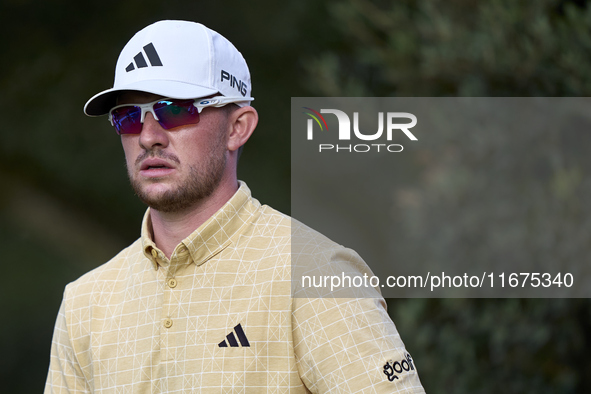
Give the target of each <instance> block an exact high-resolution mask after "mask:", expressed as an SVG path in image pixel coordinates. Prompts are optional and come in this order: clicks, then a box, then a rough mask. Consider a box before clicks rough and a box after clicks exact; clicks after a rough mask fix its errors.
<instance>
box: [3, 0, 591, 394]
mask: <svg viewBox="0 0 591 394" xmlns="http://www.w3.org/2000/svg"><path fill="white" fill-rule="evenodd" d="M160 19H190V20H194V21H198V22H202V23H204V24H206V25H208V26H209V27H211V28H213V29H215V30H217V31H219V32H221V33H222V34H223V35H225V36H226V37H227V38H228V39H230V41H232V42H233V43H234V44H235V45H236V46H237V47H238V48H239V49H240V50H241V52H242V53H243V54H244V56H245V58H246V59H247V61H248V63H249V65H250V68H251V73H252V80H253V95H254V97H255V98H256V101H255V102H254V104H255V106H256V108H257V109H258V110H259V113H260V115H261V121H260V124H259V127H258V129H257V131H256V134H255V135H254V137H253V138H252V140H251V141H250V142H249V143H248V145H247V147H246V150H245V152H244V155H243V157H242V159H241V169H240V178H241V179H244V180H246V181H247V182H248V184H249V186H250V187H251V189H252V190H253V192H254V195H255V196H256V197H258V198H259V199H260V200H261V201H262V202H264V203H267V204H269V205H271V206H273V207H275V208H277V209H279V210H282V211H284V212H286V213H289V208H290V201H289V196H290V190H289V185H290V182H289V181H290V169H289V155H290V154H289V152H290V150H289V132H290V130H289V105H290V98H291V97H293V96H590V95H591V94H590V92H591V74H590V72H589V65H590V64H591V35H590V33H589V32H590V29H589V26H591V6H589V5H588V4H587V2H586V1H584V0H579V1H559V0H538V1H535V2H534V1H512V0H505V1H501V0H490V1H486V2H475V1H469V0H447V1H440V0H416V1H410V0H409V1H404V0H403V1H379V0H374V1H369V0H349V1H344V0H343V1H316V0H298V1H287V2H276V1H267V0H263V1H252V2H244V1H235V0H232V1H217V2H213V1H211V2H206V1H191V2H189V1H182V2H181V1H168V2H164V1H158V2H157V1H153V0H142V1H138V0H131V1H124V2H122V1H84V2H83V1H71V0H48V1H43V2H34V1H30V0H29V1H28V0H4V1H3V2H2V5H1V6H0V34H1V37H2V38H3V39H2V44H1V45H0V52H1V53H2V55H1V57H0V71H1V72H0V91H1V93H2V94H1V95H0V111H1V114H2V126H1V130H2V132H1V136H2V140H1V142H2V143H1V144H0V176H1V179H2V181H3V182H2V189H1V190H2V191H1V193H0V202H1V205H0V220H1V221H0V235H1V240H2V241H1V244H0V247H1V250H2V257H3V259H2V261H3V266H2V268H3V278H4V285H3V286H2V294H1V295H2V297H1V299H2V303H3V304H2V305H3V308H2V309H3V311H4V314H3V316H4V321H3V324H2V326H1V327H2V328H1V329H2V332H1V336H0V337H1V338H2V340H1V346H2V347H1V348H0V350H1V351H2V355H3V357H2V358H1V361H0V362H1V363H2V365H1V369H0V370H1V371H2V372H1V373H2V375H3V376H2V382H3V383H2V392H15V393H29V392H30V393H36V392H40V391H41V390H42V387H43V384H44V380H45V375H46V371H47V366H48V361H49V347H50V340H51V334H52V329H53V322H54V319H55V316H56V314H57V310H58V307H59V303H60V300H61V293H62V291H63V287H64V286H65V285H66V284H67V283H68V282H70V281H72V280H74V279H76V278H77V277H79V276H80V275H81V274H83V273H84V272H86V271H88V270H89V269H92V268H93V267H95V266H97V265H99V264H102V263H103V262H105V261H106V260H107V259H109V258H110V257H111V256H112V255H114V254H115V253H116V252H117V251H118V250H119V249H120V248H122V247H123V246H125V245H127V244H129V243H130V242H132V241H133V240H134V239H136V238H137V236H138V234H139V224H140V219H141V215H142V213H143V211H144V207H143V206H142V205H141V204H140V203H139V202H137V201H136V199H135V197H134V196H133V193H132V192H131V190H130V188H129V186H128V185H127V180H126V176H125V171H124V162H123V155H122V151H121V148H120V143H119V139H118V137H117V136H116V134H115V133H114V132H113V130H112V129H111V128H110V126H109V125H108V123H107V121H106V120H105V119H104V118H98V119H92V118H87V117H85V116H84V115H83V113H82V106H83V104H84V103H85V101H86V100H87V99H88V98H89V97H90V96H92V95H93V94H95V93H96V92H98V91H100V90H103V89H106V88H108V87H110V86H111V84H112V78H113V69H114V64H115V61H116V59H117V56H118V53H119V51H120V50H121V48H122V47H123V45H124V44H125V42H127V40H128V39H129V38H130V37H131V36H132V35H133V34H134V33H135V32H136V31H137V30H139V29H141V28H143V27H144V26H145V25H147V24H149V23H151V22H154V21H156V20H160ZM585 142H588V139H583V140H581V143H580V144H572V143H570V142H569V143H568V144H565V145H564V146H562V145H561V148H563V149H561V150H560V152H562V153H561V154H560V157H553V152H554V150H553V149H552V147H553V145H552V144H561V141H560V139H559V140H558V141H548V144H549V145H548V160H550V161H553V160H554V161H557V160H558V161H559V160H566V161H568V158H569V157H570V156H569V154H570V153H572V154H573V155H584V153H585V149H586V148H587V146H588V145H587V144H586V143H585ZM564 149H567V151H566V152H567V154H564ZM524 152H526V149H525V147H524ZM497 159H498V160H499V162H502V160H503V157H498V158H497ZM433 163H437V160H430V159H429V158H424V160H423V161H421V162H417V163H412V162H411V163H409V164H408V165H409V168H408V172H407V173H408V174H413V173H415V174H419V173H420V171H425V169H426V168H427V169H428V166H429V165H435V164H433ZM577 163H579V162H577ZM583 163H585V162H583ZM571 167H572V166H565V168H567V169H569V171H567V172H565V173H564V174H563V175H562V178H560V177H559V179H558V181H557V182H558V183H559V185H562V184H563V183H564V184H566V185H568V187H567V189H568V190H569V191H570V194H568V195H567V196H566V197H567V198H566V199H565V200H564V201H562V202H561V204H563V205H561V208H560V209H564V213H565V215H566V217H567V218H568V220H572V221H573V223H575V224H576V225H573V226H571V227H569V229H570V230H569V231H571V232H572V235H576V236H577V237H588V234H590V233H591V218H588V217H581V215H577V210H576V209H577V208H576V207H577V204H583V203H586V202H587V201H583V200H581V198H582V197H581V194H578V193H577V190H578V189H577V188H578V187H579V186H580V185H586V184H587V183H588V182H589V179H588V176H587V172H588V171H587V169H588V166H584V167H581V166H579V167H577V168H575V169H572V168H571ZM573 174H574V175H573ZM409 176H410V175H409ZM514 179H515V182H516V185H515V187H518V183H519V181H520V179H519V176H517V175H516V176H515V178H514ZM401 181H404V180H401ZM560 182H563V183H560ZM453 187H454V185H450V188H451V189H450V190H451V193H453V191H454V189H453ZM482 209H486V207H483V208H482ZM457 215H460V216H458V217H461V215H463V212H462V210H461V207H457ZM444 219H445V216H444V217H443V218H441V217H439V216H434V217H433V220H444ZM458 222H461V221H458ZM547 225H549V226H551V225H552V223H548V224H547ZM449 226H451V228H452V230H453V226H454V222H452V223H450V224H449ZM520 236H521V235H520ZM569 239H570V238H569V234H566V235H565V236H564V237H558V238H557V239H553V240H551V242H556V243H562V242H568V240H569ZM466 247H470V245H467V246H466ZM566 250H568V248H566ZM565 258H579V259H581V263H586V262H587V261H588V260H589V258H588V256H579V255H576V254H571V255H569V254H568V253H567V255H566V256H565ZM389 308H390V313H391V315H392V317H393V319H394V321H395V322H396V324H397V326H398V329H399V331H400V333H401V336H402V338H403V339H404V341H405V343H406V346H407V348H408V350H409V351H410V352H411V354H412V355H413V356H414V358H415V359H416V361H417V366H418V368H419V370H420V374H421V375H420V376H421V379H422V382H423V384H424V386H425V388H426V390H427V392H428V393H444V392H445V393H498V392H503V393H522V392H535V393H556V392H560V393H583V392H589V391H591V380H590V378H589V377H588V376H591V363H590V360H589V356H588V353H589V348H590V342H591V327H590V326H591V308H590V304H589V302H588V300H583V299H565V300H552V299H549V300H544V299H536V300H531V299H508V300H490V299H486V300H484V299H470V300H464V299H410V300H408V299H405V300H389Z"/></svg>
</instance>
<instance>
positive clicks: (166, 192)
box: [119, 92, 228, 212]
mask: <svg viewBox="0 0 591 394" xmlns="http://www.w3.org/2000/svg"><path fill="white" fill-rule="evenodd" d="M158 98H160V96H155V95H152V94H147V93H141V92H128V93H124V94H122V95H121V97H120V98H119V104H127V103H129V104H131V103H135V104H143V103H148V102H151V101H154V100H157V99H158ZM227 131H228V122H227V111H225V110H224V109H217V108H205V109H204V110H203V111H202V112H201V115H200V120H199V123H198V124H193V125H186V126H180V127H176V128H174V129H169V130H166V129H164V128H162V126H160V124H159V123H158V122H157V121H156V120H154V117H153V115H152V114H151V113H147V114H146V118H145V120H144V124H143V127H142V132H141V133H140V134H124V135H122V136H121V142H122V144H123V150H124V151H125V159H126V162H127V172H128V175H129V179H130V181H131V185H132V187H133V189H134V191H135V193H136V194H137V195H138V197H139V198H140V199H141V200H142V201H143V202H144V203H146V204H147V205H148V206H150V207H152V208H153V209H155V210H157V211H160V212H182V211H184V210H186V209H188V208H190V207H192V206H194V205H195V204H197V203H199V202H201V201H203V200H204V199H205V198H206V197H208V196H210V195H211V194H212V192H213V191H214V190H215V189H216V187H217V186H218V185H219V183H220V180H221V179H222V177H223V175H224V170H225V169H226V152H227V148H226V142H227V135H228V133H227Z"/></svg>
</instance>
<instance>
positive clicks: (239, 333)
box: [218, 323, 250, 347]
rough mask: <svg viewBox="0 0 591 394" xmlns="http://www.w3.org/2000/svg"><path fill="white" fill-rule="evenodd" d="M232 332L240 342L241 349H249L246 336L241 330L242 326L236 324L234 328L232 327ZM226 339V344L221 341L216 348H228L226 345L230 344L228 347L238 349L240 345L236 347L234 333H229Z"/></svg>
mask: <svg viewBox="0 0 591 394" xmlns="http://www.w3.org/2000/svg"><path fill="white" fill-rule="evenodd" d="M234 331H235V332H236V335H237V336H238V340H239V341H240V345H242V347H250V343H249V342H248V339H246V334H245V333H244V330H243V329H242V326H241V325H240V323H238V325H237V326H236V327H234ZM226 339H227V340H228V342H226V341H225V340H224V341H221V342H220V343H219V344H218V346H219V347H228V343H229V344H230V347H240V345H238V342H237V341H236V337H235V336H234V333H233V332H231V333H229V334H228V335H226Z"/></svg>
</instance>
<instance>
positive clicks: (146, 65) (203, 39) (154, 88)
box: [84, 21, 254, 116]
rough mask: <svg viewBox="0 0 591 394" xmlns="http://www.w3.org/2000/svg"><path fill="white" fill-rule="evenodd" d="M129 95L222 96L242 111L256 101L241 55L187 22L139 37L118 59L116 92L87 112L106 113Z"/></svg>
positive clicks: (161, 25) (159, 26) (153, 28)
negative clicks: (121, 94)
mask: <svg viewBox="0 0 591 394" xmlns="http://www.w3.org/2000/svg"><path fill="white" fill-rule="evenodd" d="M125 90H135V91H141V92H147V93H153V94H157V95H160V96H164V97H169V98H178V99H192V98H201V97H207V96H210V95H213V94H218V93H221V94H222V95H223V96H225V97H227V98H234V99H235V100H236V104H238V105H240V106H245V105H249V104H250V101H251V100H254V99H253V98H252V97H250V94H251V82H250V72H249V71H248V66H247V65H246V61H245V60H244V58H243V57H242V54H241V53H240V52H239V51H238V50H237V49H236V47H235V46H234V45H232V43H231V42H230V41H228V40H227V39H226V38H224V37H223V36H222V35H221V34H219V33H217V32H215V31H213V30H211V29H209V28H207V27H205V26H203V25H202V24H200V23H195V22H187V21H160V22H156V23H154V24H152V25H150V26H147V27H145V28H144V29H142V30H140V31H139V32H137V33H136V34H135V35H134V36H133V37H132V38H131V40H129V42H128V43H127V44H126V45H125V47H124V48H123V50H122V51H121V54H120V55H119V59H118V60H117V65H116V66H115V82H114V84H113V88H112V89H107V90H105V91H103V92H100V93H99V94H97V95H95V96H93V97H92V98H91V99H90V100H88V102H87V103H86V105H85V106H84V113H85V114H86V115H89V116H99V115H105V114H107V113H108V112H109V110H110V109H111V108H113V107H114V106H115V105H116V100H117V95H118V94H119V92H121V91H125Z"/></svg>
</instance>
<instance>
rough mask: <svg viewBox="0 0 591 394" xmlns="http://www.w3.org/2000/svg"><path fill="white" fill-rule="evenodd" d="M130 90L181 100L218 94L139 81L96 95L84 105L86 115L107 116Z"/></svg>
mask: <svg viewBox="0 0 591 394" xmlns="http://www.w3.org/2000/svg"><path fill="white" fill-rule="evenodd" d="M130 90H131V91H137V92H145V93H152V94H157V95H159V96H163V97H170V98H179V99H189V98H200V97H206V96H210V95H212V94H217V93H218V91H217V90H215V89H210V88H206V87H203V86H199V85H192V84H188V83H185V82H178V81H160V80H157V81H154V80H151V81H138V82H136V83H132V84H129V85H125V86H119V87H117V88H112V89H107V90H105V91H102V92H100V93H98V94H96V95H94V96H93V97H92V98H91V99H90V100H88V101H87V102H86V104H85V105H84V113H85V114H86V115H88V116H100V115H106V114H108V113H109V110H110V109H111V108H113V107H114V106H116V105H117V96H118V95H119V93H121V92H124V91H130Z"/></svg>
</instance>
